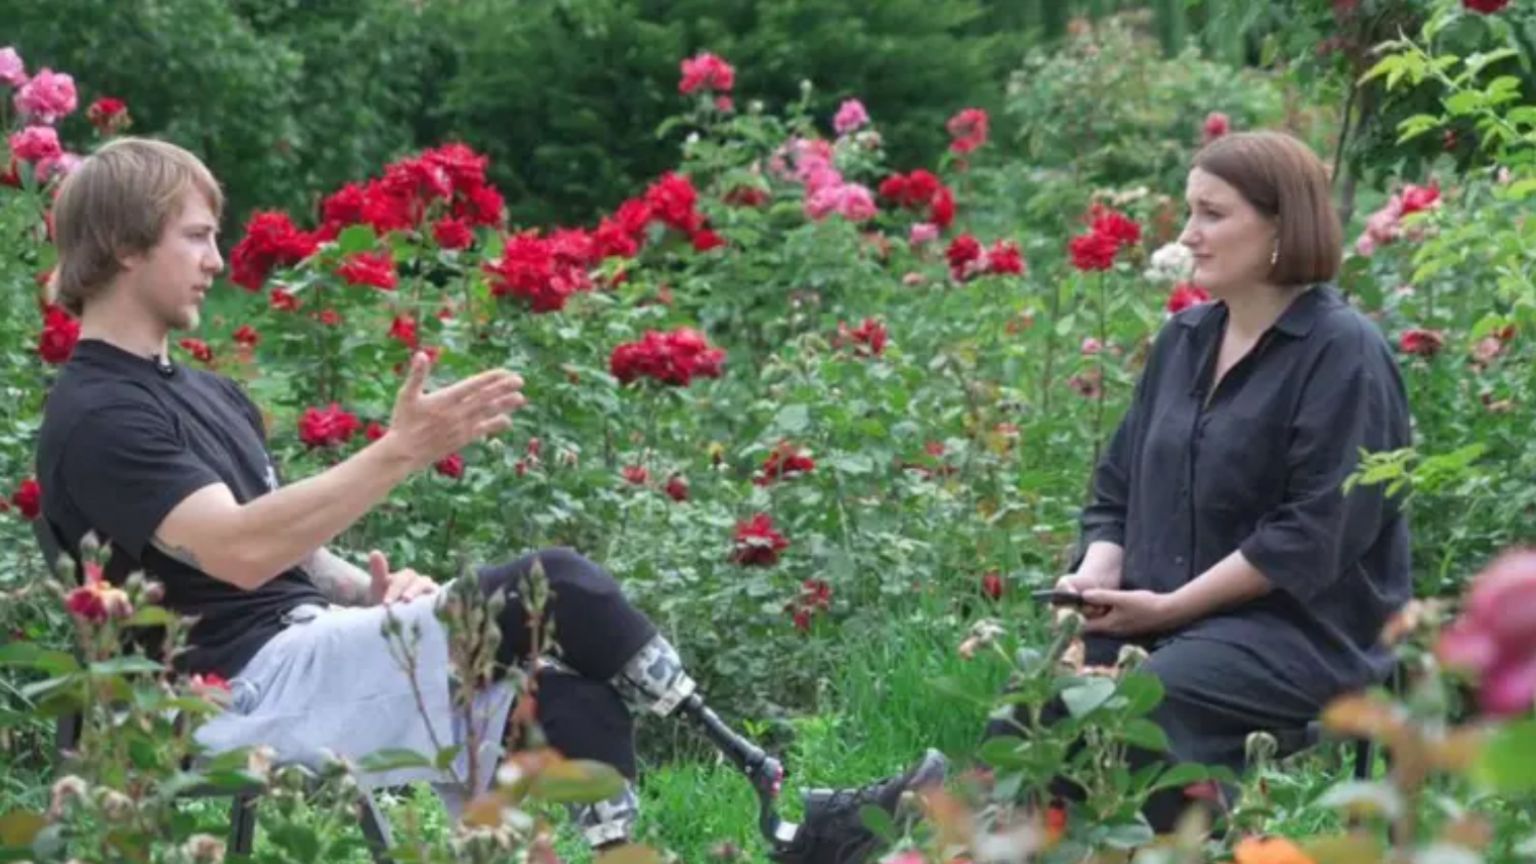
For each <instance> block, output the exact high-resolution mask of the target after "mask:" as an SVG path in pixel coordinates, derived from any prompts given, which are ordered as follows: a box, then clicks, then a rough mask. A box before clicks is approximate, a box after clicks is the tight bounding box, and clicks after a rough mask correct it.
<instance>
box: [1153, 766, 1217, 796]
mask: <svg viewBox="0 0 1536 864" xmlns="http://www.w3.org/2000/svg"><path fill="white" fill-rule="evenodd" d="M1210 779H1212V771H1211V769H1210V768H1207V767H1206V766H1204V765H1201V764H1200V763H1198V762H1180V763H1179V764H1177V765H1175V766H1173V767H1172V768H1169V769H1168V770H1167V771H1164V772H1163V773H1162V774H1161V775H1159V776H1158V778H1157V782H1156V783H1153V784H1152V787H1151V788H1150V789H1148V790H1147V792H1148V793H1152V792H1156V791H1157V790H1159V789H1176V788H1179V787H1182V786H1188V785H1189V784H1191V783H1199V782H1200V781H1202V780H1210Z"/></svg>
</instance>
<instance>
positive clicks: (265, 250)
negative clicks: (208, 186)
mask: <svg viewBox="0 0 1536 864" xmlns="http://www.w3.org/2000/svg"><path fill="white" fill-rule="evenodd" d="M319 245H320V241H319V239H318V238H317V237H316V236H315V235H313V234H308V233H306V232H303V231H300V230H299V229H298V228H297V227H295V226H294V224H293V220H292V219H290V218H289V217H288V214H287V213H283V212H281V211H277V210H258V211H256V212H254V213H252V214H251V218H250V220H249V221H247V222H246V224H245V236H244V237H242V238H240V242H239V243H236V244H235V248H234V249H231V250H230V252H229V269H230V277H229V278H230V281H232V282H234V283H235V284H236V285H239V286H240V287H242V288H244V289H246V290H247V291H259V290H261V286H262V283H264V282H266V281H267V275H268V274H270V273H271V272H272V269H273V268H274V267H287V266H292V265H294V264H297V263H299V262H300V261H303V260H304V259H305V258H308V257H309V256H310V255H313V254H314V253H315V249H316V248H318V247H319Z"/></svg>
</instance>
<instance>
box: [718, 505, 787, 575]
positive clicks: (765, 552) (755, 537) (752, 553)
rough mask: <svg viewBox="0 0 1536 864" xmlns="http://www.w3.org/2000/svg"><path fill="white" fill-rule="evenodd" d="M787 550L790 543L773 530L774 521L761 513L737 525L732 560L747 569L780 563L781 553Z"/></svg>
mask: <svg viewBox="0 0 1536 864" xmlns="http://www.w3.org/2000/svg"><path fill="white" fill-rule="evenodd" d="M787 548H789V541H788V540H786V539H785V538H784V535H782V534H780V533H779V532H777V531H775V530H774V529H773V519H772V518H771V517H770V516H769V515H768V514H766V513H759V514H757V515H756V516H753V517H752V518H751V519H748V520H746V521H745V522H739V523H737V525H736V534H735V549H734V551H733V552H732V553H731V560H732V561H734V562H736V563H737V564H740V565H742V566H747V567H768V566H771V565H773V564H776V563H778V560H779V553H780V552H782V551H784V550H785V549H787Z"/></svg>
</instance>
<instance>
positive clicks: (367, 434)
mask: <svg viewBox="0 0 1536 864" xmlns="http://www.w3.org/2000/svg"><path fill="white" fill-rule="evenodd" d="M388 431H389V428H388V427H386V426H385V425H384V424H383V423H380V422H379V421H377V420H369V421H368V425H367V426H364V427H363V437H364V438H367V439H368V440H369V441H377V440H379V439H380V438H383V437H384V433H386V432H388Z"/></svg>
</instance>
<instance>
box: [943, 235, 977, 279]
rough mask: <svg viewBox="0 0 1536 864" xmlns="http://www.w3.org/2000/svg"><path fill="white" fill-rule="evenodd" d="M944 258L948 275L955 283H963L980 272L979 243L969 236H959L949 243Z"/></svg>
mask: <svg viewBox="0 0 1536 864" xmlns="http://www.w3.org/2000/svg"><path fill="white" fill-rule="evenodd" d="M944 258H945V260H947V261H948V262H949V274H950V275H951V276H953V277H954V278H955V281H956V282H964V281H966V280H967V279H970V278H971V277H972V276H975V275H976V274H977V273H979V272H980V271H981V268H982V266H983V262H982V260H981V259H982V249H981V242H980V241H978V240H977V239H976V238H975V237H972V236H971V235H969V234H961V235H960V236H959V237H956V238H955V239H953V240H951V241H949V248H948V249H946V250H944Z"/></svg>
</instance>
